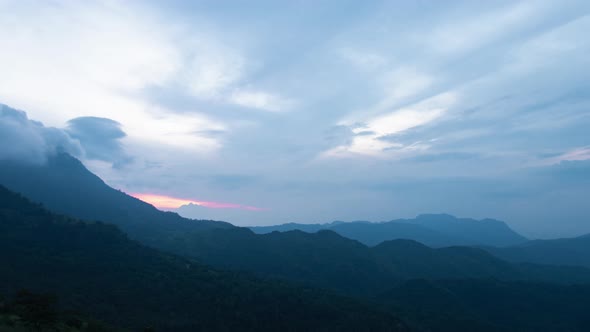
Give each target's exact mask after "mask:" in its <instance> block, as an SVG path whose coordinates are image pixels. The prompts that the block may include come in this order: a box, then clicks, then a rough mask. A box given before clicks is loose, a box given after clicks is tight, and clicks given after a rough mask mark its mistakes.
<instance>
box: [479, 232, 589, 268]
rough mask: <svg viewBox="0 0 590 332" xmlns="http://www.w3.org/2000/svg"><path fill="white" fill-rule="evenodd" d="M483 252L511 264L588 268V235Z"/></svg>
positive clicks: (490, 249) (535, 241)
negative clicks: (524, 263)
mask: <svg viewBox="0 0 590 332" xmlns="http://www.w3.org/2000/svg"><path fill="white" fill-rule="evenodd" d="M485 250H487V251H488V252H490V253H492V254H494V255H495V256H497V257H500V258H502V259H506V260H508V261H512V262H528V263H537V264H552V265H579V266H586V267H590V234H588V235H584V236H579V237H575V238H565V239H555V240H534V241H529V242H525V243H523V244H520V245H516V246H510V247H506V248H492V247H486V248H485Z"/></svg>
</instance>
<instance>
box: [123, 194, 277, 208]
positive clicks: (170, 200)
mask: <svg viewBox="0 0 590 332" xmlns="http://www.w3.org/2000/svg"><path fill="white" fill-rule="evenodd" d="M130 195H131V196H133V197H135V198H137V199H140V200H142V201H144V202H146V203H150V204H152V205H153V206H155V207H157V208H159V209H177V208H179V207H181V206H183V205H188V204H194V205H199V206H202V207H206V208H210V209H240V210H248V211H265V210H267V209H263V208H259V207H255V206H249V205H241V204H234V203H223V202H207V201H196V200H191V199H184V198H176V197H171V196H164V195H154V194H140V193H132V194H130Z"/></svg>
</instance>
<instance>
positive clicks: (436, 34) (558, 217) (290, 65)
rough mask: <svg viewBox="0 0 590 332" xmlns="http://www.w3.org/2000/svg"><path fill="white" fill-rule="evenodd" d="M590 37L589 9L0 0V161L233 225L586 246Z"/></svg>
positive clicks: (570, 5) (527, 4)
mask: <svg viewBox="0 0 590 332" xmlns="http://www.w3.org/2000/svg"><path fill="white" fill-rule="evenodd" d="M588 31H590V2H588V1H585V0H580V1H569V0H564V1H544V0H539V1H536V0H530V1H485V2H482V1H346V0H340V1H321V0H320V1H294V0H293V1H175V0H173V1H133V0H129V1H97V2H95V1H26V0H24V1H21V0H19V1H12V0H0V103H1V104H4V106H1V107H0V115H1V117H0V120H1V121H0V139H1V141H3V142H4V143H3V144H2V147H1V148H0V159H23V160H28V161H30V162H43V160H44V155H45V154H48V153H54V152H55V151H57V150H63V149H65V150H66V151H68V152H70V153H72V154H73V155H75V156H76V157H78V158H80V159H81V160H82V161H83V162H84V164H85V165H86V166H87V167H88V168H89V169H90V170H92V171H93V172H95V173H96V174H98V175H99V176H100V177H101V178H103V179H104V180H105V181H106V182H107V183H108V184H109V185H111V186H113V187H115V188H118V189H121V190H123V191H125V192H128V193H130V194H133V195H135V196H136V197H140V198H143V199H145V200H148V201H151V202H152V203H154V204H156V205H157V206H160V207H161V208H165V209H171V210H176V211H178V212H180V213H181V214H182V215H185V216H188V217H192V218H201V219H218V220H226V221H229V222H232V223H234V224H236V225H270V224H280V223H285V222H301V223H317V222H330V221H333V220H343V221H352V220H370V221H385V220H391V219H397V218H409V217H413V216H416V215H418V214H421V213H443V212H444V213H450V214H454V215H457V216H461V217H473V218H485V217H491V218H496V219H500V220H504V221H506V222H507V223H508V224H509V225H510V226H512V227H513V228H514V229H515V230H517V231H519V232H521V233H523V234H524V235H527V236H530V237H541V238H549V237H558V236H574V235H580V234H584V233H590V217H589V216H590V202H589V199H588V197H590V84H589V83H590V69H589V68H590V38H588V36H587V34H588ZM16 110H19V111H16ZM21 111H22V112H25V113H22V112H21ZM180 206H182V207H181V208H180V209H177V208H179V207H180Z"/></svg>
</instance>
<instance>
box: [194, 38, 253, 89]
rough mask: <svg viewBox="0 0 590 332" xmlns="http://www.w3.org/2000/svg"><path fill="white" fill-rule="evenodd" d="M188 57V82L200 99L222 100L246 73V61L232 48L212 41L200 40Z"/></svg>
mask: <svg viewBox="0 0 590 332" xmlns="http://www.w3.org/2000/svg"><path fill="white" fill-rule="evenodd" d="M193 52H194V56H192V59H190V60H189V65H188V69H187V71H186V73H185V74H184V75H186V80H187V82H186V84H187V86H188V88H189V92H190V93H191V94H193V95H194V96H195V97H197V98H201V99H220V98H222V97H223V96H224V95H225V94H227V93H228V89H229V88H230V87H231V86H233V85H234V84H236V83H237V82H238V81H239V80H240V79H241V78H242V76H243V72H244V70H245V66H246V64H245V60H244V58H243V57H242V56H240V55H239V54H236V53H234V52H233V51H232V50H229V49H224V48H223V47H220V46H219V45H214V44H213V43H207V44H205V45H203V44H202V43H197V44H196V45H195V47H194V50H193Z"/></svg>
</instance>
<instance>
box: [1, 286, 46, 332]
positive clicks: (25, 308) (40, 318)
mask: <svg viewBox="0 0 590 332" xmlns="http://www.w3.org/2000/svg"><path fill="white" fill-rule="evenodd" d="M56 304H57V297H56V296H55V295H53V294H35V293H31V292H29V291H27V290H20V291H18V292H17V293H16V296H15V299H14V301H13V303H12V307H13V308H14V312H15V313H16V314H17V315H19V316H20V317H21V319H22V321H23V322H24V323H25V324H26V325H29V326H31V327H33V328H34V329H36V330H41V329H49V328H52V327H54V326H55V324H56V323H57V308H56Z"/></svg>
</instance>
